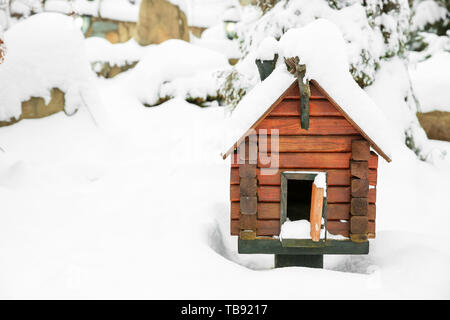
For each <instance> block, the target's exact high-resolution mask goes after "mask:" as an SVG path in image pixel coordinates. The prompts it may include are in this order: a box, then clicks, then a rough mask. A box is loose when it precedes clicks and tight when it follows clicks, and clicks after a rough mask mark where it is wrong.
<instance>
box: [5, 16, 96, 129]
mask: <svg viewBox="0 0 450 320" xmlns="http://www.w3.org/2000/svg"><path fill="white" fill-rule="evenodd" d="M5 42H6V43H7V44H8V58H7V59H6V60H5V62H4V63H3V64H2V65H0V97H1V99H0V120H7V121H8V120H10V119H11V118H18V117H19V116H20V114H21V111H22V110H21V103H22V102H23V101H26V100H28V99H30V97H42V98H44V99H45V100H46V103H48V102H49V100H50V90H51V89H53V88H59V89H60V90H61V91H63V92H64V93H65V110H66V111H67V113H70V114H72V113H73V112H74V111H75V110H76V109H77V108H79V107H80V106H83V105H85V104H86V103H87V100H89V99H88V96H89V92H90V79H91V77H92V73H91V70H90V65H89V62H88V61H87V59H86V56H85V53H84V50H83V49H84V38H83V35H82V33H81V31H80V30H79V29H78V28H77V26H76V25H75V23H74V20H73V19H72V18H71V17H67V16H64V15H61V14H56V13H42V14H39V15H34V16H32V17H30V18H28V19H26V20H23V21H21V22H18V23H17V24H15V25H13V26H12V27H11V28H10V29H9V30H8V31H7V32H5Z"/></svg>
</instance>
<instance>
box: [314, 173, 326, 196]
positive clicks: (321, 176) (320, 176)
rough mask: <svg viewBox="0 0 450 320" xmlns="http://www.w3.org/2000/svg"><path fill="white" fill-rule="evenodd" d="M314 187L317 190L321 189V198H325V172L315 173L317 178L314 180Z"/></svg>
mask: <svg viewBox="0 0 450 320" xmlns="http://www.w3.org/2000/svg"><path fill="white" fill-rule="evenodd" d="M314 185H315V186H316V187H317V188H322V189H323V190H324V194H323V196H324V197H326V196H327V175H326V173H325V172H318V173H317V176H316V177H315V178H314Z"/></svg>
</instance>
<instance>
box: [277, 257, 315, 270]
mask: <svg viewBox="0 0 450 320" xmlns="http://www.w3.org/2000/svg"><path fill="white" fill-rule="evenodd" d="M284 267H306V268H319V269H323V254H318V255H311V254H309V255H295V254H276V255H275V268H284Z"/></svg>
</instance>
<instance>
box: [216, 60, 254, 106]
mask: <svg viewBox="0 0 450 320" xmlns="http://www.w3.org/2000/svg"><path fill="white" fill-rule="evenodd" d="M217 77H218V79H219V88H218V97H219V99H220V101H221V103H222V104H224V105H227V106H229V107H230V108H231V109H234V108H235V107H236V105H237V104H238V103H239V101H240V100H241V99H242V97H243V96H245V94H246V93H247V91H248V90H249V88H251V86H252V81H251V79H250V78H249V77H247V76H246V75H245V74H243V73H240V72H239V71H238V70H237V69H236V68H232V69H228V70H225V71H220V72H218V73H217Z"/></svg>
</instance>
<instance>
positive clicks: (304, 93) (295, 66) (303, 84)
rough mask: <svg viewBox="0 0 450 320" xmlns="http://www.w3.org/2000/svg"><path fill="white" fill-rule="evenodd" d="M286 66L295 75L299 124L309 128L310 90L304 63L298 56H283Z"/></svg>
mask: <svg viewBox="0 0 450 320" xmlns="http://www.w3.org/2000/svg"><path fill="white" fill-rule="evenodd" d="M284 62H285V63H286V67H287V69H288V71H289V72H290V73H292V74H293V75H294V76H296V77H297V81H298V88H299V91H300V125H301V128H302V129H305V130H308V129H309V97H310V96H311V90H310V88H309V81H307V79H305V76H306V65H304V64H300V59H299V57H292V58H284Z"/></svg>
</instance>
